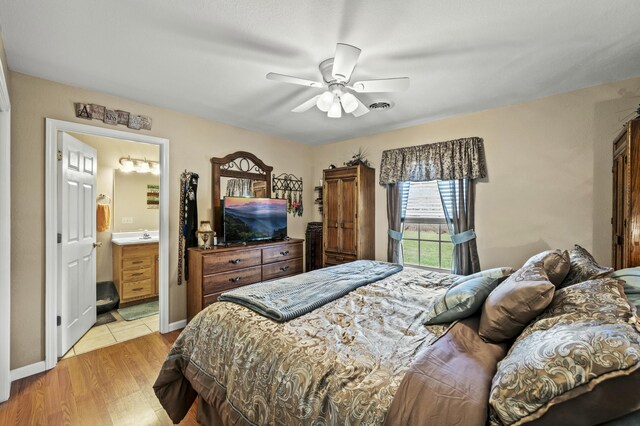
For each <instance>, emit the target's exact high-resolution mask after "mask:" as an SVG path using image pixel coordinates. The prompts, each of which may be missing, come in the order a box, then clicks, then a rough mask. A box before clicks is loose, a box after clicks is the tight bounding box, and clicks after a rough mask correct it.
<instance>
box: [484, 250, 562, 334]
mask: <svg viewBox="0 0 640 426" xmlns="http://www.w3.org/2000/svg"><path fill="white" fill-rule="evenodd" d="M555 288H556V287H555V286H554V285H553V283H551V281H549V278H548V277H547V274H546V273H545V272H544V268H543V267H542V262H538V263H535V264H533V265H529V266H523V267H522V268H520V269H519V270H518V271H516V272H515V273H514V274H513V275H511V276H510V277H509V278H507V279H506V280H505V282H503V283H502V284H500V285H499V286H498V287H496V289H495V290H493V291H492V292H491V294H489V296H488V297H487V300H486V301H485V302H484V305H483V306H482V315H481V317H480V328H479V329H478V333H479V334H480V337H482V338H483V339H484V340H485V341H489V342H495V343H499V342H503V341H505V340H509V339H512V338H514V337H516V336H517V335H518V334H520V332H521V331H522V330H523V329H524V328H525V327H526V326H527V324H528V323H529V321H531V320H532V319H534V318H535V317H537V316H538V315H539V314H540V313H541V312H542V311H543V310H544V309H545V308H546V307H547V306H548V305H549V303H551V299H552V298H553V292H554V290H555Z"/></svg>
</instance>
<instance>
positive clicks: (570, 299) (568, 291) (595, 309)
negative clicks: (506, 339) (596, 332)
mask: <svg viewBox="0 0 640 426" xmlns="http://www.w3.org/2000/svg"><path fill="white" fill-rule="evenodd" d="M634 314H635V307H634V306H632V305H631V303H630V302H629V300H628V299H627V297H626V296H625V294H624V290H623V289H622V281H620V280H617V279H614V278H598V279H595V280H590V281H584V282H582V283H578V284H574V285H571V286H569V287H565V288H561V289H558V290H556V292H555V294H554V295H553V300H552V301H551V303H550V304H549V306H548V307H547V309H545V310H544V312H542V313H541V314H540V315H539V316H538V318H536V320H535V322H532V323H531V324H529V325H528V326H527V328H525V329H524V330H523V331H522V333H521V334H520V336H518V339H517V340H516V341H518V340H522V339H524V338H525V337H527V336H528V335H529V334H531V333H532V332H534V331H540V330H548V329H550V328H551V327H553V326H554V325H558V324H572V323H575V322H577V321H580V322H581V323H583V324H592V325H594V326H595V325H598V324H613V323H616V322H619V323H629V322H631V321H633V316H634Z"/></svg>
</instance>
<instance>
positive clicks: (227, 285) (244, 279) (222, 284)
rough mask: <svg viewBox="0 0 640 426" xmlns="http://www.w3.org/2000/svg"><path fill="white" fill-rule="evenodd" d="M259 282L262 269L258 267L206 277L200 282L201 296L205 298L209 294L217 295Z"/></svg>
mask: <svg viewBox="0 0 640 426" xmlns="http://www.w3.org/2000/svg"><path fill="white" fill-rule="evenodd" d="M261 280H262V269H261V267H260V266H254V267H252V268H244V269H237V270H235V271H229V272H222V273H220V274H214V275H206V276H205V277H204V278H203V280H202V281H203V283H202V294H203V296H206V295H208V294H210V293H218V292H221V291H227V290H231V289H234V288H237V287H242V286H243V285H247V284H253V283H257V282H260V281H261Z"/></svg>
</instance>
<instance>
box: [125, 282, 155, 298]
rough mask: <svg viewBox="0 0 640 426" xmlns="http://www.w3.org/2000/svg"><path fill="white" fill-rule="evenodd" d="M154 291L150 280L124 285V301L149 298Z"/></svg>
mask: <svg viewBox="0 0 640 426" xmlns="http://www.w3.org/2000/svg"><path fill="white" fill-rule="evenodd" d="M153 290H154V288H153V283H152V282H151V280H150V279H148V280H143V281H133V282H127V283H123V285H122V293H123V294H122V299H123V300H129V299H138V298H143V297H149V296H151V295H152V294H153Z"/></svg>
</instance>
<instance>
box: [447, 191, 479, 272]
mask: <svg viewBox="0 0 640 426" xmlns="http://www.w3.org/2000/svg"><path fill="white" fill-rule="evenodd" d="M438 191H439V192H440V198H441V200H442V208H443V210H444V215H445V218H446V221H447V225H448V226H449V233H450V234H451V241H452V242H453V265H452V268H451V272H452V273H454V274H457V275H469V274H473V273H476V272H478V271H480V258H479V257H478V247H477V244H476V234H475V230H474V227H475V220H474V204H475V181H474V180H473V179H457V180H440V181H438Z"/></svg>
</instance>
